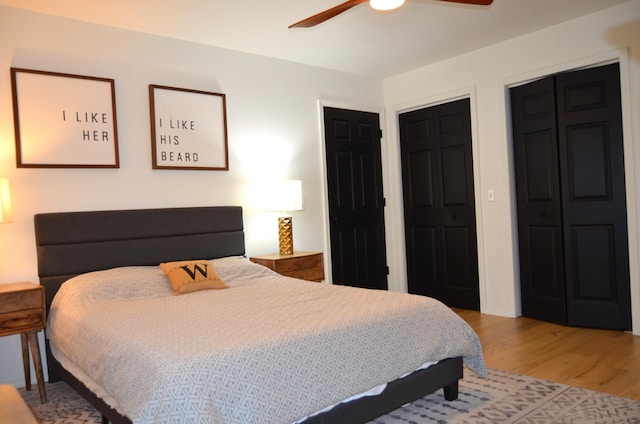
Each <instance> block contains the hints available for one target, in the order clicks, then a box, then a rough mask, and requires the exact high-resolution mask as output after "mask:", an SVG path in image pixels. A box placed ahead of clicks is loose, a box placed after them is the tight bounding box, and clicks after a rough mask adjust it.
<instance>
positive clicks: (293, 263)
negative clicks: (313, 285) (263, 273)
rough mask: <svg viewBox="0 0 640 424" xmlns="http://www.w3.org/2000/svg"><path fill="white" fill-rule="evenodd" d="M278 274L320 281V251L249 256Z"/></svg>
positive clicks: (322, 270) (322, 262)
mask: <svg viewBox="0 0 640 424" xmlns="http://www.w3.org/2000/svg"><path fill="white" fill-rule="evenodd" d="M249 259H250V260H251V262H255V263H257V264H260V265H264V266H266V267H267V268H269V269H272V270H274V271H275V272H277V273H278V274H282V275H286V276H287V277H293V278H300V279H301V280H307V281H316V282H320V281H322V280H323V279H324V261H323V257H322V252H294V253H293V255H286V256H282V255H277V254H276V255H262V256H253V257H251V258H249Z"/></svg>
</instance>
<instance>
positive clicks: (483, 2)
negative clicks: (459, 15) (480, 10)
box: [440, 0, 493, 6]
mask: <svg viewBox="0 0 640 424" xmlns="http://www.w3.org/2000/svg"><path fill="white" fill-rule="evenodd" d="M440 1H448V2H449V3H465V4H477V5H479V6H489V5H490V4H491V3H493V0H440Z"/></svg>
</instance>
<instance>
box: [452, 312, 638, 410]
mask: <svg viewBox="0 0 640 424" xmlns="http://www.w3.org/2000/svg"><path fill="white" fill-rule="evenodd" d="M453 310H454V311H455V312H456V313H458V315H460V316H461V317H462V318H463V319H464V320H465V321H467V322H468V323H469V325H471V327H472V328H473V329H474V330H475V331H476V333H477V334H478V336H479V337H480V342H481V343H482V347H483V351H484V356H485V361H486V363H487V366H488V367H489V368H496V369H501V370H505V371H512V372H516V373H520V374H526V375H529V376H532V377H537V378H544V379H547V380H553V381H557V382H559V383H564V384H569V385H572V386H577V387H582V388H585V389H589V390H595V391H599V392H605V393H611V394H615V395H618V396H624V397H627V398H631V399H636V400H640V337H639V336H634V335H633V334H630V333H624V332H620V331H607V330H595V329H588V328H575V327H566V326H562V325H557V324H552V323H548V322H543V321H537V320H534V319H530V318H524V317H520V318H504V317H498V316H493V315H485V314H481V313H480V312H478V311H470V310H466V309H458V308H453Z"/></svg>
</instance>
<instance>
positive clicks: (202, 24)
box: [0, 0, 640, 77]
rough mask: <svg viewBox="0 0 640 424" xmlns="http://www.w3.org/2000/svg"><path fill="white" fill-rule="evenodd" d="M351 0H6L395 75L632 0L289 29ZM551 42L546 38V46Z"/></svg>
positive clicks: (544, 2) (562, 2) (363, 12)
mask: <svg viewBox="0 0 640 424" xmlns="http://www.w3.org/2000/svg"><path fill="white" fill-rule="evenodd" d="M342 1H344V0H313V1H312V0H0V4H3V5H7V6H12V7H16V8H21V9H28V10H33V11H38V12H43V13H47V14H51V15H57V16H64V17H68V18H73V19H78V20H82V21H88V22H92V23H97V24H104V25H109V26H114V27H119V28H126V29H131V30H136V31H141V32H145V33H151V34H157V35H163V36H168V37H173V38H178V39H183V40H188V41H192V42H197V43H203V44H208V45H213V46H218V47H223V48H229V49H234V50H240V51H244V52H248V53H255V54H261V55H265V56H270V57H276V58H281V59H286V60H291V61H295V62H301V63H306V64H310V65H316V66H321V67H325V68H330V69H336V70H341V71H346V72H351V73H357V74H363V75H370V76H374V77H387V76H391V75H395V74H399V73H402V72H405V71H408V70H412V69H416V68H418V67H421V66H424V65H428V64H430V63H434V62H438V61H441V60H443V59H447V58H449V57H453V56H456V55H459V54H462V53H466V52H469V51H471V50H474V49H478V48H481V47H483V46H487V45H490V44H494V43H497V42H500V41H502V40H505V39H509V38H513V37H517V36H519V35H522V34H525V33H528V32H532V31H535V30H537V29H540V28H544V27H547V26H551V25H554V24H557V23H560V22H563V21H567V20H570V19H573V18H576V17H579V16H582V15H586V14H589V13H593V12H595V11H598V10H601V9H606V8H608V7H611V6H615V5H618V4H621V3H625V2H627V1H633V2H637V3H638V4H639V5H640V0H495V1H494V3H493V5H491V6H468V5H460V4H455V3H446V2H443V1H438V0H407V3H405V5H404V6H403V7H402V8H401V9H399V10H396V11H393V12H386V13H382V12H374V11H373V10H372V9H371V8H370V7H369V6H368V5H367V4H361V5H358V6H356V7H354V8H352V9H350V10H349V11H347V12H345V13H343V14H341V15H339V16H337V17H335V18H333V19H331V20H329V21H327V22H325V23H323V24H320V25H318V26H316V27H313V28H303V29H288V28H287V27H288V26H289V25H290V24H292V23H294V22H297V21H299V20H301V19H303V18H306V17H308V16H311V15H314V14H316V13H318V12H321V11H323V10H325V9H328V8H330V7H333V6H335V5H337V4H339V3H341V2H342ZM546 47H549V46H541V48H546Z"/></svg>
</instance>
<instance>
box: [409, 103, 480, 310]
mask: <svg viewBox="0 0 640 424" xmlns="http://www.w3.org/2000/svg"><path fill="white" fill-rule="evenodd" d="M469 105H470V102H469V99H463V100H458V101H454V102H450V103H446V104H443V105H438V106H433V107H429V108H425V109H420V110H416V111H412V112H407V113H403V114H401V115H400V117H399V125H400V147H401V154H402V185H403V196H404V219H405V239H406V252H407V279H408V287H409V292H410V293H415V294H421V295H426V296H431V297H434V298H436V299H439V300H441V301H443V302H444V303H446V304H447V305H449V306H452V307H460V308H467V309H475V310H479V309H480V295H479V283H478V252H477V242H476V216H475V204H474V190H473V161H472V152H471V119H470V108H469Z"/></svg>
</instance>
